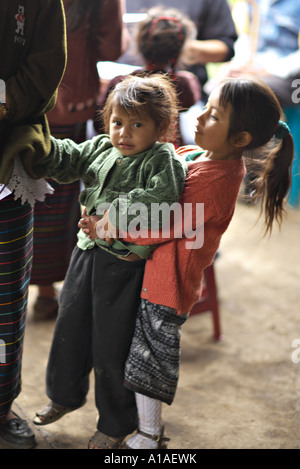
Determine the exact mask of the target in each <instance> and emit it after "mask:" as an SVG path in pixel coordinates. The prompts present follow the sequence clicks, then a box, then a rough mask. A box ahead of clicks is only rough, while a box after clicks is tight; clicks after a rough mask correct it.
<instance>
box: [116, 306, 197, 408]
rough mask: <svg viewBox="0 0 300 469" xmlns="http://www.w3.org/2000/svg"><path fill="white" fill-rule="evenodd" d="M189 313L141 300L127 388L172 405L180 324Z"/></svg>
mask: <svg viewBox="0 0 300 469" xmlns="http://www.w3.org/2000/svg"><path fill="white" fill-rule="evenodd" d="M187 316H188V315H187V314H185V315H180V316H179V315H177V313H176V310H175V309H173V308H169V307H167V306H162V305H156V304H153V303H150V302H149V301H147V300H144V299H142V300H141V304H140V307H139V309H138V313H137V320H136V329H135V333H134V337H133V339H132V343H131V348H130V352H129V355H128V358H127V361H126V365H125V380H124V385H125V386H126V387H127V388H129V389H131V390H132V391H135V392H138V393H140V394H144V395H146V396H149V397H152V398H153V399H158V400H160V401H162V402H165V403H167V404H169V405H170V404H171V403H172V402H173V399H174V397H175V393H176V388H177V383H178V377H179V366H180V337H181V326H182V324H183V323H184V322H185V321H186V319H187Z"/></svg>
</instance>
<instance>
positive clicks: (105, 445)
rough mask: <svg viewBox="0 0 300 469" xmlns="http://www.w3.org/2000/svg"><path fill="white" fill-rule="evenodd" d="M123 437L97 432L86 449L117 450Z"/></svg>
mask: <svg viewBox="0 0 300 469" xmlns="http://www.w3.org/2000/svg"><path fill="white" fill-rule="evenodd" d="M125 436H126V435H125ZM125 436H120V437H115V436H108V435H105V434H104V433H101V432H99V431H98V430H97V431H96V433H94V435H93V436H92V438H91V439H90V441H89V446H88V449H118V448H120V446H121V444H122V441H123V440H124V438H125Z"/></svg>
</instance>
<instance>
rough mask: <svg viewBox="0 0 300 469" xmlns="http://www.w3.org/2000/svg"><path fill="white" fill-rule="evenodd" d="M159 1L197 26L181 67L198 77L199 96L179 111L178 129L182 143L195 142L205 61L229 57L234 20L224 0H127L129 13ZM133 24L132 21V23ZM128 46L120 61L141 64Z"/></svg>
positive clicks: (232, 52)
mask: <svg viewBox="0 0 300 469" xmlns="http://www.w3.org/2000/svg"><path fill="white" fill-rule="evenodd" d="M157 5H162V6H163V7H165V8H167V7H170V8H177V9H178V10H180V11H182V12H183V13H185V14H186V15H188V16H189V18H191V19H192V20H193V21H194V23H195V24H196V27H197V36H196V38H195V39H190V40H188V41H186V44H185V47H184V51H183V53H182V61H183V62H184V64H185V66H184V69H186V70H188V71H190V72H192V73H193V74H195V75H196V76H197V77H198V80H199V83H200V85H201V88H202V92H201V99H200V100H199V101H198V102H197V103H196V104H195V105H193V106H192V107H191V108H190V109H189V110H188V111H186V112H182V113H181V114H180V129H181V134H182V138H183V142H184V143H185V144H193V143H194V134H195V132H194V126H195V123H196V118H197V116H198V115H199V114H200V113H201V110H202V108H203V105H204V104H205V103H206V100H207V94H206V93H205V89H204V88H203V87H204V85H205V83H206V82H207V80H208V72H207V65H208V64H211V63H220V62H227V61H229V60H230V59H231V58H232V57H233V55H234V43H235V41H236V39H237V32H236V28H235V24H234V21H233V18H232V15H231V10H230V7H229V4H228V2H227V0H197V1H195V0H185V1H184V2H183V1H181V0H162V1H159V0H126V11H127V13H129V14H133V13H143V12H144V13H145V12H146V11H147V10H148V9H149V8H151V7H153V6H157ZM132 26H134V25H132ZM134 52H135V51H134V50H132V48H130V50H129V51H127V52H126V53H125V54H124V55H123V56H122V57H121V58H120V59H119V61H120V62H122V63H129V64H135V65H141V64H142V60H141V57H140V56H139V55H137V54H136V53H134Z"/></svg>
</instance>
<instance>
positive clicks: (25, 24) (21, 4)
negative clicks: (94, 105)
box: [0, 0, 66, 184]
mask: <svg viewBox="0 0 300 469" xmlns="http://www.w3.org/2000/svg"><path fill="white" fill-rule="evenodd" d="M0 57H1V62H0V79H1V80H3V81H4V82H5V87H6V97H7V102H8V104H9V118H8V119H7V120H5V121H0V151H1V156H0V184H1V183H4V184H7V183H8V181H9V179H10V176H11V173H12V169H13V162H14V157H15V156H16V155H17V154H18V155H20V157H21V160H22V163H23V166H24V168H25V169H26V171H27V173H28V174H29V175H30V176H32V175H33V172H32V167H33V165H34V164H35V160H39V159H40V158H42V157H43V156H45V155H47V154H48V153H49V151H50V148H51V144H50V133H49V127H48V123H47V119H46V118H45V116H44V115H45V113H47V112H48V111H50V109H52V108H53V106H54V104H55V99H56V90H57V87H58V85H59V83H60V80H61V78H62V75H63V73H64V68H65V62H66V34H65V18H64V11H63V4H62V1H61V0H22V1H20V0H1V2H0ZM2 99H3V98H2Z"/></svg>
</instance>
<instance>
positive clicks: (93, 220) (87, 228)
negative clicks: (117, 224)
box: [78, 208, 118, 245]
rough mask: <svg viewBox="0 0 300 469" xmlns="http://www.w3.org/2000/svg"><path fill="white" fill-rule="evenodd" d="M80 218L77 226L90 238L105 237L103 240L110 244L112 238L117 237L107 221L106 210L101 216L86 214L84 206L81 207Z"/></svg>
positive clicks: (112, 240)
mask: <svg viewBox="0 0 300 469" xmlns="http://www.w3.org/2000/svg"><path fill="white" fill-rule="evenodd" d="M81 216H82V218H81V219H80V220H79V223H78V227H79V228H81V229H82V231H83V232H84V233H85V234H86V235H87V236H88V237H89V238H90V239H93V240H95V239H97V238H100V239H105V241H106V242H107V243H108V244H109V245H111V244H113V242H114V239H117V237H118V233H117V231H116V229H115V228H114V227H112V226H111V223H110V222H109V218H108V214H107V211H105V212H104V215H103V217H102V218H100V217H99V216H98V215H91V216H90V215H87V213H86V208H84V209H83V211H82V214H81Z"/></svg>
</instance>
